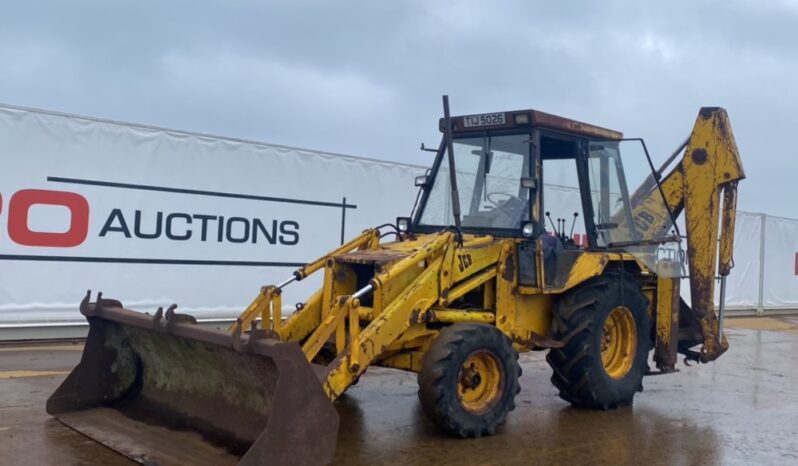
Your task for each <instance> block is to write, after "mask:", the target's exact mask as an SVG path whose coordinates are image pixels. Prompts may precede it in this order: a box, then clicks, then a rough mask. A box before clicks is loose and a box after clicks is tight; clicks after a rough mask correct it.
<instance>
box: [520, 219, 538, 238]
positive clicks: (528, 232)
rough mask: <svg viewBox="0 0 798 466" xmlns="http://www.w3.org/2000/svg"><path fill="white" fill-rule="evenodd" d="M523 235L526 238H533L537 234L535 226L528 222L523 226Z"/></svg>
mask: <svg viewBox="0 0 798 466" xmlns="http://www.w3.org/2000/svg"><path fill="white" fill-rule="evenodd" d="M521 234H522V235H524V236H525V237H526V238H531V237H532V235H534V234H535V225H534V224H533V223H532V222H526V223H524V224H523V225H521Z"/></svg>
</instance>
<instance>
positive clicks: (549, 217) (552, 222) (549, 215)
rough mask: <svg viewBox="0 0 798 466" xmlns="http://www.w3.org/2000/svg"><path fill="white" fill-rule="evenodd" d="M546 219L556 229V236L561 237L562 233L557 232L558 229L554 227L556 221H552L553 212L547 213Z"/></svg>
mask: <svg viewBox="0 0 798 466" xmlns="http://www.w3.org/2000/svg"><path fill="white" fill-rule="evenodd" d="M546 218H548V219H549V223H551V227H552V228H554V234H556V235H557V236H559V235H560V232H559V231H557V227H555V226H554V220H552V219H551V212H546Z"/></svg>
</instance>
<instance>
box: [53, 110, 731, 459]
mask: <svg viewBox="0 0 798 466" xmlns="http://www.w3.org/2000/svg"><path fill="white" fill-rule="evenodd" d="M439 125H440V129H441V131H442V133H443V138H442V141H441V144H440V146H439V148H438V150H437V156H436V158H435V162H434V164H433V165H432V168H431V169H430V170H429V171H428V172H427V174H425V175H423V176H420V177H418V178H417V179H416V184H417V185H418V186H419V187H420V192H419V197H418V199H417V205H416V207H415V208H414V212H413V214H412V215H411V216H410V217H403V218H398V219H397V220H396V223H395V224H389V225H383V226H381V227H377V228H374V229H369V230H366V231H364V232H363V233H362V234H361V235H359V236H358V237H356V238H354V239H352V240H351V241H349V242H348V243H346V244H344V245H342V246H340V247H339V248H337V249H335V250H334V251H332V252H330V253H329V254H327V255H325V256H323V257H321V258H319V259H317V260H315V261H313V262H310V263H308V264H307V265H305V266H304V267H302V268H300V269H298V270H296V271H295V272H294V273H293V276H291V277H290V278H288V279H287V280H286V281H284V282H282V283H280V284H278V285H269V286H264V287H263V288H262V289H261V290H260V293H259V294H258V295H257V297H256V298H255V300H254V301H253V302H252V304H251V305H250V306H249V307H248V308H247V309H246V310H245V311H244V312H243V313H242V314H241V316H240V317H239V318H238V320H237V321H236V322H235V323H234V324H233V325H232V326H231V327H230V329H229V332H226V333H225V332H221V331H212V330H206V329H203V328H200V327H199V326H197V325H195V320H194V319H193V318H192V317H191V316H188V315H183V314H178V313H176V312H175V311H174V307H170V308H169V309H167V310H166V312H164V311H163V310H162V309H158V311H157V312H155V313H154V314H153V315H150V314H144V313H141V312H134V311H131V310H127V309H125V308H124V307H123V306H122V304H121V303H120V302H118V301H115V300H111V299H106V298H103V297H102V295H101V294H100V295H98V296H97V298H96V300H95V301H94V302H91V301H90V296H91V294H90V293H89V294H87V296H86V298H85V299H84V301H83V302H82V304H81V307H80V308H81V312H82V313H83V314H84V315H85V316H86V318H87V319H88V321H89V324H90V330H89V335H88V339H87V341H86V347H85V350H84V352H83V356H82V360H81V362H80V364H79V365H78V366H77V367H76V368H75V369H74V370H73V371H72V373H71V374H70V375H69V376H68V377H67V379H66V380H65V381H64V383H63V384H62V385H61V387H59V388H58V390H57V391H56V392H55V393H54V394H53V395H52V396H51V397H50V399H49V400H48V402H47V411H48V412H49V413H51V414H53V415H55V416H56V417H57V418H58V419H60V420H61V421H62V422H64V423H65V424H67V425H69V426H71V427H72V428H74V429H76V430H78V431H80V432H83V433H84V434H86V435H88V436H90V437H92V438H94V439H96V440H98V441H99V442H101V443H103V444H105V445H107V446H109V447H111V448H114V449H116V450H118V451H120V452H122V453H123V454H125V455H127V456H129V457H130V458H133V459H134V460H137V461H139V462H141V463H145V464H198V463H209V464H235V463H240V464H289V463H291V464H320V463H325V462H328V461H329V460H330V458H331V457H332V454H333V452H334V449H335V443H336V435H337V428H338V415H337V413H336V411H335V408H334V404H333V401H335V399H336V398H338V397H339V396H341V394H343V393H344V392H345V391H346V390H347V388H348V387H350V386H351V385H352V384H353V383H355V382H356V381H357V380H358V378H359V377H360V376H361V375H363V373H364V372H366V371H367V369H368V368H369V367H370V366H383V367H391V368H397V369H402V370H407V371H412V372H416V373H417V374H418V384H419V391H418V395H419V399H420V401H421V405H422V406H423V409H424V411H425V412H426V414H427V415H428V416H429V418H430V419H431V420H432V422H433V423H434V424H436V425H437V426H438V427H439V428H440V429H442V430H443V431H444V432H446V433H448V434H451V435H453V436H457V437H479V436H483V435H491V434H494V433H495V432H496V429H497V427H498V426H500V425H501V424H502V423H503V422H504V421H505V418H506V416H507V414H508V413H509V412H510V411H512V410H513V408H514V398H515V396H516V394H517V393H518V391H519V390H520V387H519V383H518V378H519V375H520V374H521V368H520V366H519V364H518V362H517V360H518V353H519V352H522V351H530V350H547V351H548V355H547V358H546V359H547V361H548V363H549V365H550V366H551V369H552V377H551V380H552V382H553V384H554V385H555V386H556V387H557V388H558V389H559V392H560V396H561V397H562V398H563V399H565V400H567V401H568V402H570V403H572V404H573V405H576V406H580V407H586V408H597V409H613V408H616V407H619V406H626V405H630V404H631V403H632V400H633V398H634V396H635V394H636V392H638V391H640V390H641V389H642V380H643V377H644V376H645V375H647V374H654V373H668V372H673V371H675V370H676V367H675V366H676V363H677V356H678V353H682V354H684V355H685V357H686V359H687V360H695V361H699V362H709V361H712V360H714V359H715V358H717V357H718V356H720V355H721V354H722V353H723V352H724V351H725V350H726V349H727V348H728V343H727V342H726V339H725V338H724V336H723V331H722V325H723V303H724V297H725V277H726V276H727V275H728V273H729V270H730V268H731V266H732V244H733V232H734V220H735V217H734V214H735V203H736V188H737V183H738V181H739V180H741V179H743V178H744V173H743V167H742V164H741V162H740V157H739V154H738V152H737V147H736V145H735V141H734V137H733V136H732V130H731V126H730V124H729V120H728V117H727V114H726V111H725V110H723V109H721V108H702V109H701V111H700V112H699V114H698V118H697V120H696V122H695V126H694V127H693V130H692V133H691V134H690V136H689V138H688V139H687V141H686V142H685V143H684V144H683V145H682V146H681V147H680V148H679V149H678V150H677V151H676V152H675V153H674V154H673V156H671V157H670V158H669V159H668V160H667V161H666V163H665V164H664V165H663V166H662V167H661V168H659V169H655V168H654V166H653V165H652V163H651V160H650V158H649V156H648V151H647V149H646V147H645V144H644V143H643V141H642V140H639V139H624V138H623V135H622V134H621V133H618V132H616V131H611V130H608V129H604V128H600V127H597V126H593V125H590V124H585V123H580V122H577V121H573V120H569V119H565V118H561V117H557V116H554V115H550V114H547V113H543V112H540V111H536V110H523V111H506V112H496V113H488V114H480V115H465V116H456V117H452V116H450V115H449V105H448V99H447V98H446V97H444V117H443V118H442V119H441V120H440V123H439ZM680 154H683V155H682V156H681V158H679V155H680ZM677 158H679V160H678V161H677ZM669 167H671V168H669ZM635 171H636V173H635ZM629 186H632V187H636V189H635V190H634V191H630V190H629ZM566 198H568V199H570V201H567V202H566ZM682 213H684V226H683V228H684V229H685V230H686V231H685V233H686V235H685V236H686V245H687V248H686V251H687V254H686V256H685V254H684V253H683V251H684V249H683V245H684V241H682V239H683V238H684V237H683V236H682V235H681V233H680V230H679V228H678V227H677V223H676V218H677V216H679V215H681V214H682ZM552 214H553V216H552ZM566 218H567V219H568V221H566ZM555 220H556V225H555ZM569 222H570V223H571V227H570V231H569V229H568V226H567V225H566V224H567V223H569ZM575 228H577V233H576V234H575V233H574V229H575ZM580 232H583V233H580ZM389 239H390V241H389ZM314 273H318V274H322V275H323V285H322V286H321V288H320V289H319V290H318V291H317V292H316V293H314V294H313V295H312V296H310V297H308V298H307V299H306V300H305V301H304V302H303V303H301V304H300V305H298V306H297V310H296V311H295V312H293V313H292V314H291V315H289V316H287V318H286V319H283V306H282V300H281V292H282V290H283V289H285V288H286V287H287V286H289V285H290V284H291V283H292V282H295V281H300V280H305V279H307V278H308V277H309V276H311V275H313V274H314ZM716 275H717V276H719V277H720V308H719V309H718V310H716V309H715V306H714V303H713V295H714V287H715V281H716V280H717V277H716ZM687 276H689V282H690V296H691V300H690V301H691V304H690V305H688V304H687V303H686V302H685V301H683V300H682V299H681V298H680V281H681V279H682V278H685V277H687ZM652 349H653V352H654V355H653V362H654V365H655V366H656V369H652V368H650V367H649V364H648V362H649V358H648V357H649V353H650V351H651V350H652ZM652 396H655V395H652Z"/></svg>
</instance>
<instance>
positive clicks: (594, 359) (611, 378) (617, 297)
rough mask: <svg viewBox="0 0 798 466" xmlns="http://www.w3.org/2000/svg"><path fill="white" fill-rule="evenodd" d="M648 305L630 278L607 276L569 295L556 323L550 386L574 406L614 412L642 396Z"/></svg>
mask: <svg viewBox="0 0 798 466" xmlns="http://www.w3.org/2000/svg"><path fill="white" fill-rule="evenodd" d="M647 309H648V299H647V298H646V297H645V295H643V292H642V290H641V288H640V285H639V283H638V281H637V280H636V279H635V277H634V276H632V275H630V274H628V273H621V272H607V273H605V274H604V275H602V276H600V277H596V278H592V279H590V280H588V281H586V282H585V283H583V284H581V285H579V286H578V287H576V288H574V289H573V290H570V291H568V292H567V293H566V294H564V295H563V296H562V297H561V298H560V299H559V301H558V303H557V305H556V307H555V309H554V312H553V317H552V336H553V337H554V338H555V339H557V340H560V341H563V342H565V346H564V347H562V348H555V349H551V350H549V354H548V355H547V356H546V361H547V362H548V363H549V366H551V368H552V372H553V373H552V376H551V382H552V383H553V384H554V386H555V387H557V388H558V389H559V391H560V397H561V398H562V399H564V400H566V401H568V402H569V403H571V404H572V405H574V406H578V407H585V408H593V409H604V410H607V409H615V408H618V407H620V406H628V405H631V404H632V400H633V398H634V396H635V393H637V392H638V391H642V390H643V383H642V382H643V375H644V374H645V371H646V368H647V358H648V352H649V349H650V348H651V342H650V339H651V336H650V335H651V328H650V327H651V325H650V319H649V316H648V311H647Z"/></svg>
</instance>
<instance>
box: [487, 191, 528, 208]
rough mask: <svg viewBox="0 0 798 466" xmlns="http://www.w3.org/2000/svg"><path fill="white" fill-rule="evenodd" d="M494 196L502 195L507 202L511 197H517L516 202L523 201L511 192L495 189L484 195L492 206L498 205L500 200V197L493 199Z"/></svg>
mask: <svg viewBox="0 0 798 466" xmlns="http://www.w3.org/2000/svg"><path fill="white" fill-rule="evenodd" d="M495 196H503V197H504V202H507V201H509V200H511V199H517V200H518V202H520V203H521V204H523V203H524V201H523V200H522V199H521V198H520V197H518V196H513V195H512V194H508V193H503V192H498V191H497V192H493V193H488V194H487V195H486V196H485V198H486V199H487V200H488V202H490V203H491V204H492V205H493V207H499V203H500V202H502V200H501V199H494V197H495Z"/></svg>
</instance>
